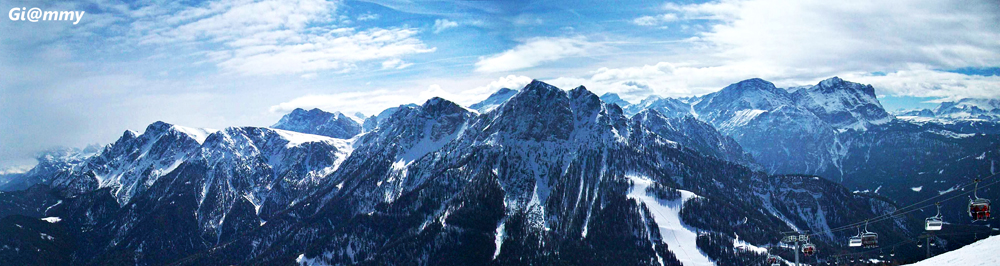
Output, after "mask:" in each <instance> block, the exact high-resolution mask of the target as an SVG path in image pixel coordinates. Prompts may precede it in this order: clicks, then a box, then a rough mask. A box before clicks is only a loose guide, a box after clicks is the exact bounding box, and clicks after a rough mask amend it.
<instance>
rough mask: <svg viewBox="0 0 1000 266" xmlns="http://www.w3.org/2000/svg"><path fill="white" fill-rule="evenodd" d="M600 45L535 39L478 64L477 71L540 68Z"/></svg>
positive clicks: (581, 40)
mask: <svg viewBox="0 0 1000 266" xmlns="http://www.w3.org/2000/svg"><path fill="white" fill-rule="evenodd" d="M597 46H598V45H597V44H594V43H591V42H588V41H587V40H585V39H584V38H582V37H577V38H564V37H556V38H533V39H529V40H528V41H526V42H525V43H523V44H521V45H518V46H516V47H514V48H513V49H510V50H507V51H504V52H503V53H500V54H497V55H493V56H490V57H485V58H480V59H479V61H478V62H476V71H477V72H484V73H492V72H504V71H511V70H518V69H525V68H529V67H534V66H538V65H540V64H542V63H546V62H552V61H556V60H559V59H563V58H566V57H572V56H582V55H586V54H587V53H588V52H589V51H590V50H592V49H593V48H596V47H597Z"/></svg>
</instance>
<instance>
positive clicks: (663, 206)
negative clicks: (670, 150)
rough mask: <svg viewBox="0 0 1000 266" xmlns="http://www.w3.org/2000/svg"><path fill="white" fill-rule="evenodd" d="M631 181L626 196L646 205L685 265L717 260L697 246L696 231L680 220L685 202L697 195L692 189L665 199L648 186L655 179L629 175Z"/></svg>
mask: <svg viewBox="0 0 1000 266" xmlns="http://www.w3.org/2000/svg"><path fill="white" fill-rule="evenodd" d="M626 177H627V178H628V179H629V180H630V181H632V187H631V188H629V193H628V195H627V197H628V198H629V199H632V200H636V201H637V202H638V203H640V204H643V205H645V207H646V208H648V209H649V213H650V214H652V215H653V218H654V219H655V220H656V224H657V225H658V226H659V231H660V236H661V237H662V238H663V242H664V243H666V244H667V249H669V250H670V251H671V252H673V253H674V256H677V260H679V261H680V262H681V263H684V265H696V266H712V265H715V263H713V262H712V260H711V259H709V258H708V257H707V256H706V255H705V253H704V252H702V251H701V250H698V246H697V245H695V243H696V242H697V241H696V240H697V239H698V233H697V230H696V229H694V228H691V227H690V226H688V225H686V224H684V222H682V221H681V217H680V212H681V207H682V206H683V205H684V202H685V201H687V200H689V199H691V198H695V197H697V195H695V194H694V193H691V192H690V191H684V190H680V191H678V192H680V193H681V196H680V198H678V199H674V200H664V199H660V198H657V197H656V196H654V195H651V194H652V193H649V192H648V190H647V188H649V186H650V184H652V183H653V181H651V180H649V178H646V177H640V176H626Z"/></svg>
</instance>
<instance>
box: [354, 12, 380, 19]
mask: <svg viewBox="0 0 1000 266" xmlns="http://www.w3.org/2000/svg"><path fill="white" fill-rule="evenodd" d="M378 18H379V15H378V14H373V13H364V14H361V15H360V16H358V21H369V20H376V19H378Z"/></svg>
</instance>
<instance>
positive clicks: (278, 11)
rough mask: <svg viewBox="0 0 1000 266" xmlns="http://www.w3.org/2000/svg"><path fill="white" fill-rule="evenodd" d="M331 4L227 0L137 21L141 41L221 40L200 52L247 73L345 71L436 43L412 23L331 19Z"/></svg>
mask: <svg viewBox="0 0 1000 266" xmlns="http://www.w3.org/2000/svg"><path fill="white" fill-rule="evenodd" d="M334 11H336V5H335V4H334V3H333V2H327V1H323V0H299V1H294V2H285V1H276V0H271V1H261V2H254V3H244V2H242V1H239V0H232V1H230V0H224V1H219V2H213V3H208V4H205V5H203V6H201V7H188V8H184V9H182V10H180V11H178V12H175V13H172V14H165V15H149V16H147V17H143V18H139V19H138V20H137V21H136V22H134V23H133V24H132V25H133V31H134V34H136V35H139V36H140V42H139V43H140V44H145V45H170V44H177V45H180V46H202V47H217V48H212V49H211V50H209V51H206V52H203V53H205V54H206V55H208V56H207V57H206V59H207V60H209V62H212V63H215V64H216V65H217V66H218V67H220V68H222V69H224V70H227V71H230V72H237V73H241V74H247V75H276V74H297V73H306V72H316V71H324V70H333V71H340V72H344V71H350V70H353V69H356V68H358V66H357V65H358V64H359V63H364V62H368V61H374V60H386V59H393V58H399V57H401V56H405V55H411V54H418V53H427V52H433V51H434V50H435V48H428V47H427V46H426V45H425V44H424V43H423V42H422V41H420V40H419V39H417V38H416V35H417V33H418V31H417V30H415V29H412V28H405V27H404V28H388V29H384V28H370V29H364V30H359V29H355V28H346V27H337V26H330V25H328V24H331V23H333V22H335V21H336V18H335V17H336V16H335V15H334V14H333V13H334ZM366 19H371V16H368V17H366ZM324 24H327V25H324Z"/></svg>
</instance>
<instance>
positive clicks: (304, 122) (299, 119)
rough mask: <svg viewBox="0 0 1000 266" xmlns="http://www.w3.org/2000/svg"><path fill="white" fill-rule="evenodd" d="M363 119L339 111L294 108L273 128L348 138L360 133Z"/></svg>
mask: <svg viewBox="0 0 1000 266" xmlns="http://www.w3.org/2000/svg"><path fill="white" fill-rule="evenodd" d="M362 123H364V120H363V119H361V118H359V117H356V115H354V116H348V115H344V114H343V113H340V112H333V113H330V112H326V111H323V110H320V109H318V108H316V109H312V110H308V111H307V110H305V109H302V108H296V109H295V110H292V112H291V113H288V114H286V115H285V116H283V117H282V118H281V120H279V121H278V123H276V124H274V125H273V126H271V127H273V128H277V129H284V130H289V131H295V132H302V133H309V134H316V135H323V136H328V137H333V138H339V139H349V138H351V137H354V136H355V135H357V134H359V133H361V124H362Z"/></svg>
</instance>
